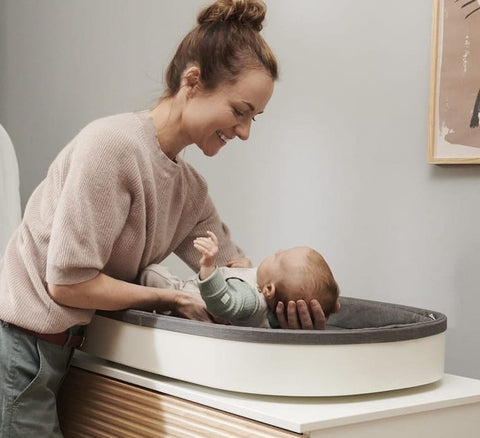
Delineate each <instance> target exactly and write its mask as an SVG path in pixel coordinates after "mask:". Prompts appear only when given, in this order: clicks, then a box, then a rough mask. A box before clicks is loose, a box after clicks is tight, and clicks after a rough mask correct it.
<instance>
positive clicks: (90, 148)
mask: <svg viewBox="0 0 480 438" xmlns="http://www.w3.org/2000/svg"><path fill="white" fill-rule="evenodd" d="M109 131H111V132H109ZM74 141H75V144H74V148H73V150H72V151H71V156H70V158H69V160H68V159H66V160H64V161H63V162H62V163H63V164H62V166H58V168H56V169H53V170H52V172H56V176H55V178H56V180H57V186H58V187H57V189H56V190H58V202H57V205H56V207H55V210H54V211H53V214H54V218H53V223H52V229H51V236H50V243H49V248H48V255H47V273H46V280H47V282H49V283H53V284H74V283H79V282H83V281H87V280H89V279H91V278H93V277H95V276H96V275H97V274H98V273H99V272H100V271H101V270H102V268H104V266H105V265H106V264H107V262H108V260H109V259H110V257H111V253H112V248H113V245H114V243H115V240H116V239H117V238H118V236H119V235H120V233H121V232H122V229H123V227H124V225H125V221H126V217H127V216H128V214H129V208H130V193H129V186H131V185H132V181H131V179H132V178H131V176H129V175H132V174H135V170H134V169H132V168H134V167H135V160H133V159H132V153H131V151H130V150H129V147H128V142H127V141H126V140H125V139H124V138H122V136H121V134H120V133H117V132H115V131H113V130H108V129H103V130H102V129H99V128H98V127H97V128H96V129H92V128H91V129H89V130H88V129H87V130H86V132H84V133H80V134H79V136H78V137H77V139H75V140H74Z"/></svg>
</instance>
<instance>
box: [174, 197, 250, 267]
mask: <svg viewBox="0 0 480 438" xmlns="http://www.w3.org/2000/svg"><path fill="white" fill-rule="evenodd" d="M207 231H212V232H213V233H215V235H216V236H217V238H218V248H219V253H218V256H217V263H218V264H219V265H220V266H225V265H226V263H227V262H228V261H229V260H231V259H234V258H238V257H245V254H244V252H243V251H242V250H241V249H240V248H239V247H238V246H236V245H235V243H233V241H232V238H231V236H230V230H229V228H228V227H227V225H225V224H224V223H223V222H222V221H221V220H220V217H219V215H218V213H217V210H216V208H215V205H214V204H213V202H212V200H211V198H210V196H208V195H207V197H206V201H205V204H204V206H203V209H202V212H201V215H200V219H199V221H198V222H197V224H196V225H195V226H194V228H193V229H192V231H191V232H190V233H189V234H188V236H187V237H186V238H185V239H184V240H183V241H182V242H181V244H180V245H179V246H178V247H177V249H176V250H175V254H176V255H177V256H178V257H180V258H181V259H182V260H183V261H184V262H185V263H186V264H187V265H188V266H189V267H190V268H191V269H193V271H195V272H198V270H199V268H200V266H199V260H200V255H199V253H198V251H197V250H195V248H194V247H193V241H194V240H195V239H196V238H197V237H203V236H206V235H207Z"/></svg>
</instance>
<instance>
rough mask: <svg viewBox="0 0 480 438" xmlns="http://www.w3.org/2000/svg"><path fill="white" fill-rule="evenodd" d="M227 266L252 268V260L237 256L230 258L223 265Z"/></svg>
mask: <svg viewBox="0 0 480 438" xmlns="http://www.w3.org/2000/svg"><path fill="white" fill-rule="evenodd" d="M225 266H227V267H228V268H252V267H253V265H252V262H251V261H250V259H247V258H245V257H239V258H238V259H232V260H229V261H228V262H227V264H226V265H225Z"/></svg>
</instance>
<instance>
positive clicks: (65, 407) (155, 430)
mask: <svg viewBox="0 0 480 438" xmlns="http://www.w3.org/2000/svg"><path fill="white" fill-rule="evenodd" d="M58 407H59V418H60V425H61V428H62V431H63V433H64V436H65V438H85V437H94V438H107V437H108V438H111V437H122V438H123V437H125V438H126V437H131V438H153V437H155V438H156V437H173V438H175V437H178V438H194V437H195V438H235V437H245V438H247V437H248V438H287V437H290V438H291V437H297V438H298V437H299V436H301V435H299V434H296V433H293V432H288V431H285V430H283V429H277V428H275V427H272V426H268V425H265V424H262V423H258V422H255V421H252V420H248V419H245V418H242V417H238V416H236V415H232V414H228V413H225V412H222V411H218V410H216V409H212V408H209V407H206V406H202V405H199V404H197V403H193V402H189V401H185V400H181V399H179V398H177V397H173V396H170V395H166V394H161V393H157V392H155V391H150V390H148V389H145V388H140V387H137V386H135V385H131V384H127V383H124V382H120V381H117V380H114V379H111V378H108V377H104V376H100V375H98V374H95V373H92V372H89V371H85V370H81V369H78V368H75V367H72V368H71V370H70V372H69V374H68V375H67V378H66V379H65V382H64V385H63V387H62V390H61V392H60V394H59V398H58Z"/></svg>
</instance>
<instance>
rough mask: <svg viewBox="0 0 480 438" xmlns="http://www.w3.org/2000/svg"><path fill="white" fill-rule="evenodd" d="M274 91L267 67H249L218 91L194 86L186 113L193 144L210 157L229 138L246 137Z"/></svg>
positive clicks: (188, 131) (223, 84) (186, 128)
mask: <svg viewBox="0 0 480 438" xmlns="http://www.w3.org/2000/svg"><path fill="white" fill-rule="evenodd" d="M272 93H273V79H272V78H271V77H270V76H269V75H268V74H267V73H266V72H265V71H264V70H256V69H252V70H247V71H245V72H244V73H242V74H241V75H240V77H239V79H238V80H237V81H236V82H235V83H234V84H230V83H222V84H220V85H219V86H218V87H217V88H216V89H215V90H212V91H206V90H203V89H202V88H195V89H193V91H192V93H191V96H190V97H189V99H188V102H187V104H186V106H185V109H184V112H183V122H184V129H185V131H186V133H187V135H188V136H189V137H190V139H191V143H195V144H197V146H198V147H199V148H200V149H201V150H202V151H203V153H204V154H205V155H207V156H209V157H211V156H214V155H216V154H217V152H218V151H219V150H220V148H221V147H222V146H225V144H226V143H227V141H228V140H231V139H233V138H235V137H238V138H240V139H241V140H246V139H247V138H248V137H249V135H250V126H251V124H252V120H253V118H254V117H255V116H256V115H257V114H260V113H262V112H263V110H264V109H265V107H266V105H267V103H268V101H269V100H270V97H271V96H272Z"/></svg>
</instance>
